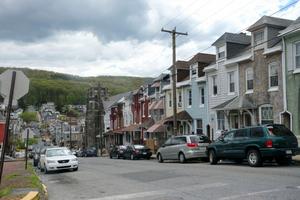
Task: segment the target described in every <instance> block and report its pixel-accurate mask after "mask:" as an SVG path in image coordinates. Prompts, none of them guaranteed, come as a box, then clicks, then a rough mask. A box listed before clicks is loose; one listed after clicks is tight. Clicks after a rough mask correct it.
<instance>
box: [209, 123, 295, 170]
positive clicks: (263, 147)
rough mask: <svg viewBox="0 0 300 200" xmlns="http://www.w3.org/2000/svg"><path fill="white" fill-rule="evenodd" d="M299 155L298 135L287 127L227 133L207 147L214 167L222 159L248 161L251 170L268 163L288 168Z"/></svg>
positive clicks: (272, 126) (265, 127)
mask: <svg viewBox="0 0 300 200" xmlns="http://www.w3.org/2000/svg"><path fill="white" fill-rule="evenodd" d="M298 153H299V148H298V141H297V138H296V137H295V135H294V134H293V133H292V132H291V131H290V130H289V129H288V128H286V127H285V126H284V125H280V124H269V125H264V126H256V127H249V128H243V129H237V130H232V131H228V132H227V133H225V134H224V136H221V137H220V138H218V139H217V140H216V141H215V142H214V143H212V144H210V145H209V146H208V147H207V154H208V157H209V161H210V163H211V164H217V162H218V161H219V160H220V159H232V160H235V161H236V162H242V161H243V159H247V161H248V163H249V165H250V166H251V167H258V166H261V165H262V163H263V162H264V161H266V160H270V161H271V160H273V159H275V160H276V161H277V163H278V164H280V165H282V164H288V163H289V162H290V161H291V159H292V156H293V155H296V154H298Z"/></svg>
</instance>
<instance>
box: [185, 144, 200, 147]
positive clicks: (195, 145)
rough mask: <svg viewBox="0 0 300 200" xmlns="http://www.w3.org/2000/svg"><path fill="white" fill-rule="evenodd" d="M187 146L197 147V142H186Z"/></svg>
mask: <svg viewBox="0 0 300 200" xmlns="http://www.w3.org/2000/svg"><path fill="white" fill-rule="evenodd" d="M186 145H187V147H198V144H197V143H187V144H186Z"/></svg>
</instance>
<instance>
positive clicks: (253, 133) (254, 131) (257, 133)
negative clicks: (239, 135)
mask: <svg viewBox="0 0 300 200" xmlns="http://www.w3.org/2000/svg"><path fill="white" fill-rule="evenodd" d="M250 137H255V138H257V137H264V130H263V128H261V127H257V128H251V129H250Z"/></svg>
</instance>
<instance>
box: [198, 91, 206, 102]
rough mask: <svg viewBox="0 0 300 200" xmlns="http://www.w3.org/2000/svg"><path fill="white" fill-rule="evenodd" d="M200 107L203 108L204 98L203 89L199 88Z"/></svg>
mask: <svg viewBox="0 0 300 200" xmlns="http://www.w3.org/2000/svg"><path fill="white" fill-rule="evenodd" d="M199 94H200V106H204V103H205V96H204V88H200V91H199Z"/></svg>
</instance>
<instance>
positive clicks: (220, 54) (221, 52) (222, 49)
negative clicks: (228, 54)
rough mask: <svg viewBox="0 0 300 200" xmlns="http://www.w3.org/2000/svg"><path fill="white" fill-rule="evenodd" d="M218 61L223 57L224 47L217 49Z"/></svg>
mask: <svg viewBox="0 0 300 200" xmlns="http://www.w3.org/2000/svg"><path fill="white" fill-rule="evenodd" d="M217 50H218V59H222V58H224V57H225V46H222V47H219V48H218V49H217Z"/></svg>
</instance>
